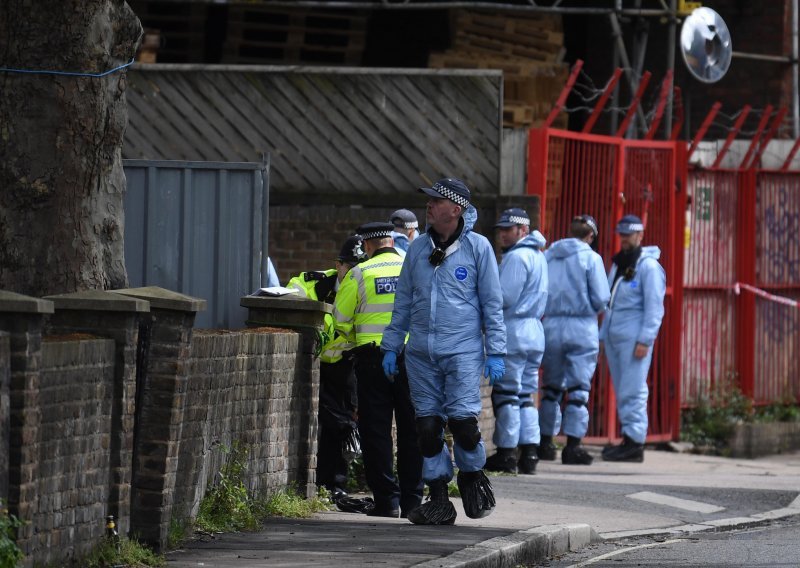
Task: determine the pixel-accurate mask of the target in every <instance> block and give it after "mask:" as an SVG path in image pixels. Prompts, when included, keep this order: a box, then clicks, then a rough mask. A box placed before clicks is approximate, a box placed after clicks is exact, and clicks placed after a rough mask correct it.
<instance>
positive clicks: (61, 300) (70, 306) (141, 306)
mask: <svg viewBox="0 0 800 568" xmlns="http://www.w3.org/2000/svg"><path fill="white" fill-rule="evenodd" d="M45 299H47V300H52V302H53V304H54V305H55V309H56V310H86V311H98V312H149V311H150V304H148V303H147V302H146V301H143V300H137V299H135V298H128V297H126V296H122V295H120V294H116V293H114V292H110V291H106V290H84V291H81V292H70V293H68V294H55V295H53V296H45Z"/></svg>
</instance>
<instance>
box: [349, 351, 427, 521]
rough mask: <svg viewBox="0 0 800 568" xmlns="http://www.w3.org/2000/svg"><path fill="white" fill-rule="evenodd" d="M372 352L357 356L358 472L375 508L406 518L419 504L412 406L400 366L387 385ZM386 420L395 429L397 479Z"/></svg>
mask: <svg viewBox="0 0 800 568" xmlns="http://www.w3.org/2000/svg"><path fill="white" fill-rule="evenodd" d="M382 360H383V354H382V353H381V352H380V350H379V349H378V348H374V349H369V350H366V351H361V352H359V354H358V356H357V359H356V364H355V368H356V378H357V379H358V431H359V433H360V435H361V451H362V454H363V456H364V473H365V474H366V478H367V484H368V485H369V488H370V489H371V490H372V496H373V498H374V499H375V506H376V507H378V508H386V509H396V508H398V507H399V508H400V510H401V511H402V512H403V513H404V514H408V513H410V512H411V511H412V510H413V509H414V508H416V507H417V506H418V505H419V504H420V503H421V502H422V488H423V483H422V454H421V453H420V451H419V445H418V444H417V431H416V423H415V420H414V418H415V417H414V406H413V405H412V403H411V395H410V394H409V391H408V378H407V376H406V372H405V366H404V365H403V364H402V363H403V362H402V360H401V361H399V363H400V373H399V374H398V375H397V376H396V377H395V380H394V382H390V381H389V379H387V378H386V375H385V374H384V373H383V368H382V367H381V361H382ZM392 416H394V419H395V423H396V425H397V476H395V474H394V467H393V465H394V459H393V458H394V456H393V451H392V448H393V443H392Z"/></svg>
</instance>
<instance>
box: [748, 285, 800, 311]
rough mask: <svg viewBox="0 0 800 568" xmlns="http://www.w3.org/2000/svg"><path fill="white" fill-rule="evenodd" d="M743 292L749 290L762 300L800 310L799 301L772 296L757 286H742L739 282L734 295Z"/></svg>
mask: <svg viewBox="0 0 800 568" xmlns="http://www.w3.org/2000/svg"><path fill="white" fill-rule="evenodd" d="M742 290H747V291H748V292H752V293H753V294H755V295H756V296H759V297H761V298H765V299H767V300H770V301H772V302H777V303H779V304H785V305H787V306H792V307H793V308H800V302H798V301H797V300H791V299H789V298H784V297H783V296H776V295H774V294H770V293H769V292H765V291H764V290H762V289H761V288H756V287H755V286H751V285H750V284H742V283H741V282H737V283H736V284H734V285H733V293H734V294H736V295H737V296H738V295H739V294H740V293H741V291H742Z"/></svg>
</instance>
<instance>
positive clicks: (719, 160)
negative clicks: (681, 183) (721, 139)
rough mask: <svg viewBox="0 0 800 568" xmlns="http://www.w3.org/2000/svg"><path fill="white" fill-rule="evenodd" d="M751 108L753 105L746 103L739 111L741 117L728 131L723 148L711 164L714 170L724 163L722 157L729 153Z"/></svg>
mask: <svg viewBox="0 0 800 568" xmlns="http://www.w3.org/2000/svg"><path fill="white" fill-rule="evenodd" d="M751 108H752V107H751V106H750V105H744V106H743V107H742V112H740V113H739V118H737V119H736V122H735V123H733V128H732V129H731V131H730V132H729V133H728V137H727V138H726V139H725V143H724V144H723V145H722V149H721V150H720V151H719V154H717V159H716V160H714V163H713V164H711V169H712V170H716V169H717V168H718V167H719V165H720V164H721V163H722V159H723V158H724V157H725V154H727V153H728V148H730V147H731V144H733V140H734V139H735V138H736V135H737V134H739V130H741V128H742V125H743V124H744V121H745V119H746V118H747V115H748V114H750V109H751Z"/></svg>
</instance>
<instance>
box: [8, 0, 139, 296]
mask: <svg viewBox="0 0 800 568" xmlns="http://www.w3.org/2000/svg"><path fill="white" fill-rule="evenodd" d="M141 33H142V27H141V24H140V23H139V19H138V18H137V17H136V15H135V14H134V13H133V11H132V10H131V9H130V7H129V6H128V5H127V3H125V2H124V1H123V0H2V1H0V66H2V67H5V68H10V69H15V70H39V71H66V72H81V73H91V74H99V73H103V72H105V71H108V70H110V69H113V68H115V67H118V66H120V65H123V64H125V63H128V62H129V61H130V60H131V58H132V57H133V56H134V54H135V52H136V47H137V45H138V42H139V38H140V36H141ZM125 86H126V70H125V69H122V70H120V71H116V72H113V73H110V74H108V75H105V76H103V77H84V76H68V75H56V74H33V73H21V72H18V71H0V289H4V290H10V291H12V292H18V293H23V294H29V295H31V296H43V295H46V294H58V293H64V292H74V291H77V290H88V289H95V290H105V289H113V288H120V287H125V286H127V280H128V277H127V272H126V270H125V260H124V254H123V227H124V217H123V197H124V194H125V176H124V174H123V171H122V158H121V150H122V137H123V133H124V131H125V125H126V123H127V120H128V113H127V106H126V102H125Z"/></svg>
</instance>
